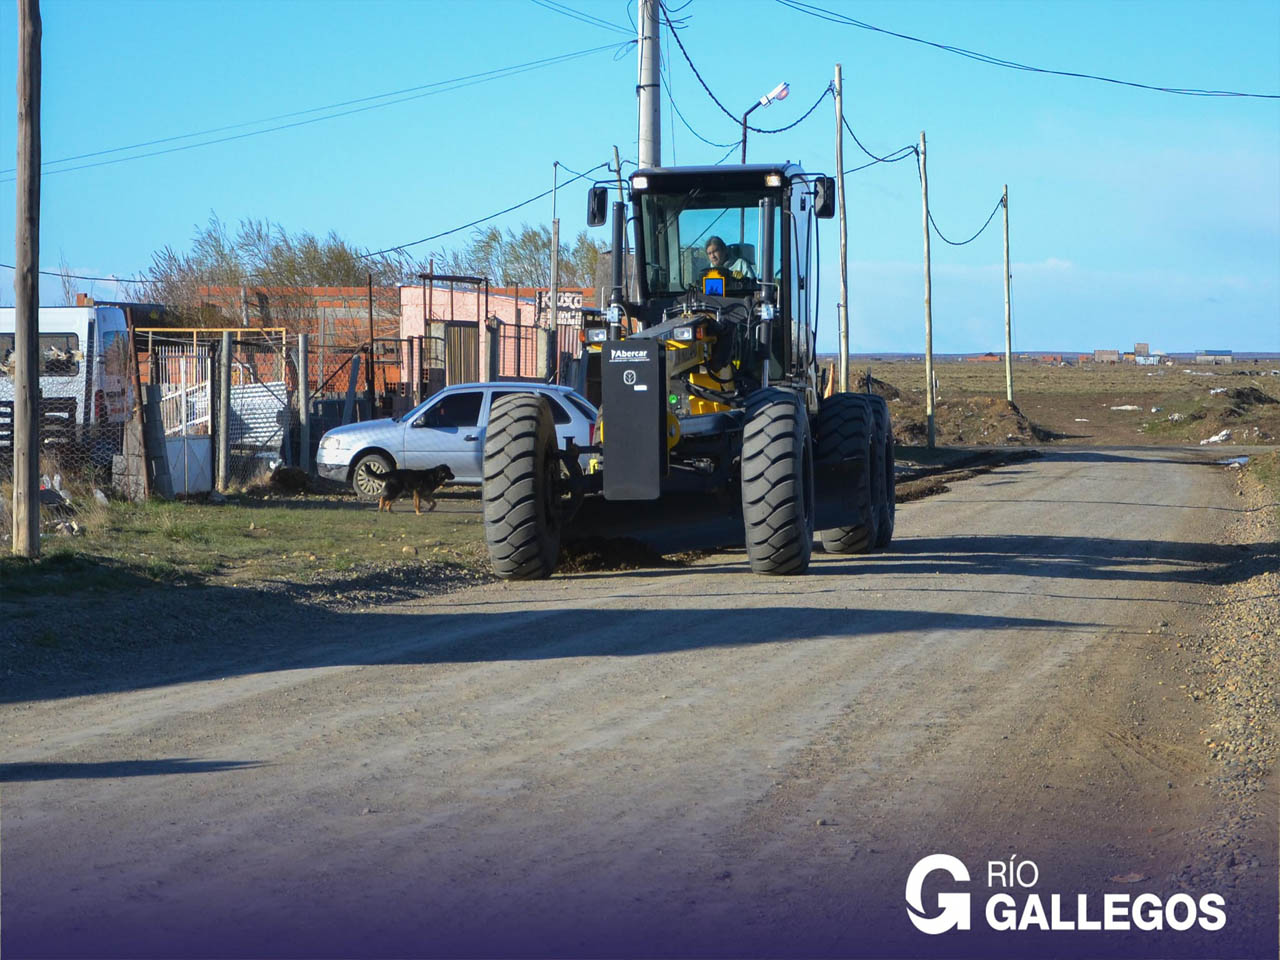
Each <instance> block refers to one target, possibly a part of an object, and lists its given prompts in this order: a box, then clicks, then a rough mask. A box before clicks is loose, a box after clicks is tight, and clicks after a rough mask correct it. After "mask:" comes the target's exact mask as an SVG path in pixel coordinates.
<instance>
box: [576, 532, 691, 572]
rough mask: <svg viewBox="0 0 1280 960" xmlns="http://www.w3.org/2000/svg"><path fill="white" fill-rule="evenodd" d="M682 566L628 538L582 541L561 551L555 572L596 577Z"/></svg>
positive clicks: (585, 538) (584, 538)
mask: <svg viewBox="0 0 1280 960" xmlns="http://www.w3.org/2000/svg"><path fill="white" fill-rule="evenodd" d="M683 565H684V564H682V563H680V562H679V561H676V560H670V559H668V558H666V557H664V556H663V555H662V554H660V553H658V552H657V551H656V550H654V549H653V548H652V547H649V546H648V545H647V544H643V543H641V542H640V541H639V540H634V539H632V538H631V537H583V538H581V539H579V540H570V541H569V542H567V543H565V544H564V546H563V547H561V549H560V563H559V565H558V567H557V569H558V570H559V571H560V572H561V573H595V572H597V571H601V570H640V569H643V568H645V567H678V566H683Z"/></svg>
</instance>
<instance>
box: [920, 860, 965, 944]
mask: <svg viewBox="0 0 1280 960" xmlns="http://www.w3.org/2000/svg"><path fill="white" fill-rule="evenodd" d="M935 870H944V871H946V872H947V873H948V874H950V875H951V879H952V880H968V879H969V871H968V869H967V868H966V867H965V865H964V864H963V863H961V862H960V861H959V860H957V859H956V858H955V857H953V856H951V855H950V854H946V853H931V854H929V856H927V857H925V858H924V859H923V860H921V861H920V862H919V863H917V864H916V865H915V866H914V867H912V868H911V872H910V873H909V874H907V906H908V908H909V909H908V910H907V916H908V917H910V918H911V922H912V923H913V924H915V927H916V929H917V930H919V931H920V932H921V933H930V934H935V933H946V932H947V931H948V930H953V929H958V930H968V929H969V894H967V893H940V894H938V908H939V909H940V910H941V911H942V912H941V913H939V914H938V915H937V916H936V917H926V916H924V912H925V911H924V901H923V900H922V899H921V897H920V893H921V889H922V888H923V887H924V878H925V877H927V876H928V875H929V874H930V873H932V872H933V871H935Z"/></svg>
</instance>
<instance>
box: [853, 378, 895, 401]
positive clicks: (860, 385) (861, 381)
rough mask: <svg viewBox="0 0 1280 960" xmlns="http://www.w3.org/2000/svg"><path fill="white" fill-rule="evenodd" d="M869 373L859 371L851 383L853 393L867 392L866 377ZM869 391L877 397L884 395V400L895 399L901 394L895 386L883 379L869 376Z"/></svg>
mask: <svg viewBox="0 0 1280 960" xmlns="http://www.w3.org/2000/svg"><path fill="white" fill-rule="evenodd" d="M868 376H869V374H867V373H865V372H864V373H860V374H859V375H858V379H857V381H856V382H855V383H854V385H853V391H854V393H866V392H867V377H868ZM871 393H874V394H875V395H876V396H878V397H884V398H885V399H886V400H897V399H898V398H900V397H901V396H902V391H901V390H899V389H898V388H897V387H895V386H894V385H893V384H892V383H885V382H884V381H883V380H877V379H876V378H875V377H874V376H872V377H871Z"/></svg>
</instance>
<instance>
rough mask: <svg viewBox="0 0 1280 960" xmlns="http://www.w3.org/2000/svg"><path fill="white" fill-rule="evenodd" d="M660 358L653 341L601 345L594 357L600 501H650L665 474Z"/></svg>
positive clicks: (664, 412)
mask: <svg viewBox="0 0 1280 960" xmlns="http://www.w3.org/2000/svg"><path fill="white" fill-rule="evenodd" d="M665 361H666V355H665V353H664V348H663V345H662V344H661V343H658V342H656V341H654V340H644V339H631V340H607V341H605V343H604V346H603V348H602V349H601V351H600V381H601V384H600V385H601V393H602V398H601V399H602V404H601V412H602V414H603V417H604V441H603V446H604V495H605V497H606V499H609V500H656V499H658V496H659V495H660V494H661V492H662V478H663V476H664V475H665V474H666V472H667V407H666V385H667V377H666V362H665Z"/></svg>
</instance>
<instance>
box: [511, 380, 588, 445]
mask: <svg viewBox="0 0 1280 960" xmlns="http://www.w3.org/2000/svg"><path fill="white" fill-rule="evenodd" d="M510 393H536V394H537V395H538V396H540V397H546V398H547V400H548V401H550V403H551V418H552V420H554V421H555V425H556V447H558V448H559V449H561V450H563V449H564V442H565V440H567V439H569V438H570V437H573V438H574V440H575V441H576V442H578V443H579V444H582V443H585V442H586V441H585V440H581V439H579V438H578V437H577V435H576V434H577V433H578V432H581V431H575V430H574V423H573V417H571V416H570V415H569V410H568V408H566V407H565V405H564V402H563V401H564V398H563V397H558V396H556V395H555V394H554V393H551V392H550V391H548V390H528V389H525V390H517V389H510V390H506V389H500V390H494V391H493V393H492V395H491V397H490V400H489V403H490V405H491V406H490V410H492V409H493V408H492V404H494V403H496V402H497V400H498V398H499V397H505V396H506V395H507V394H510Z"/></svg>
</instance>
